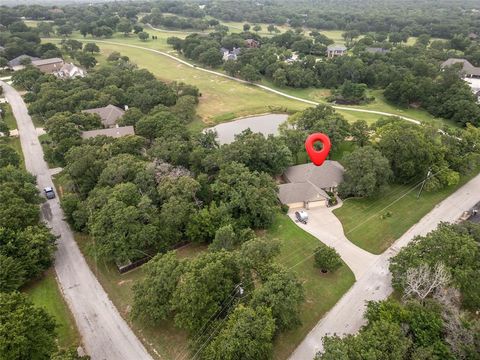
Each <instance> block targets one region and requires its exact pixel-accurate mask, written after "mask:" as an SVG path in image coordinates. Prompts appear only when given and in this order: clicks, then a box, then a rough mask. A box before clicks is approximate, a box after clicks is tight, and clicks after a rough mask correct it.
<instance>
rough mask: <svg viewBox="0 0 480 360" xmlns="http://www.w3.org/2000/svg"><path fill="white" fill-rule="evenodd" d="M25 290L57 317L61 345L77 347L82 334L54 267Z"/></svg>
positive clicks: (40, 305) (37, 303) (34, 300)
mask: <svg viewBox="0 0 480 360" xmlns="http://www.w3.org/2000/svg"><path fill="white" fill-rule="evenodd" d="M23 291H24V292H25V293H26V294H27V295H28V297H29V298H30V300H32V302H33V303H34V304H35V305H36V306H39V307H42V308H44V309H45V310H46V311H47V313H49V314H50V315H51V316H53V318H54V319H55V321H56V323H57V340H58V345H59V346H60V347H62V348H69V347H72V346H75V347H76V346H78V345H79V344H80V335H79V334H78V331H77V328H76V326H75V321H74V319H73V316H72V314H71V313H70V310H69V309H68V306H67V304H66V303H65V300H63V297H62V294H61V293H60V290H59V288H58V285H57V281H56V279H55V271H54V270H53V268H52V269H50V270H48V271H47V272H46V273H45V274H44V276H43V277H42V278H41V279H39V280H37V281H35V282H34V283H32V284H30V285H29V286H28V287H26V288H25V289H23Z"/></svg>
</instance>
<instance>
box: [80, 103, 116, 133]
mask: <svg viewBox="0 0 480 360" xmlns="http://www.w3.org/2000/svg"><path fill="white" fill-rule="evenodd" d="M82 112H84V113H88V114H97V115H98V116H100V119H101V120H102V124H103V126H104V127H105V128H113V127H115V126H116V125H117V121H118V119H120V118H121V117H122V116H123V114H125V111H123V110H122V109H120V108H119V107H117V106H115V105H111V104H110V105H107V106H105V107H101V108H96V109H88V110H83V111H82Z"/></svg>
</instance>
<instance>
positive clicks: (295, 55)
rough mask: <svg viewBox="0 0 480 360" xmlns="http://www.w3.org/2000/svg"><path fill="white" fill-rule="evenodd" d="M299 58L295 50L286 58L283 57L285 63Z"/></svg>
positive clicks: (290, 62)
mask: <svg viewBox="0 0 480 360" xmlns="http://www.w3.org/2000/svg"><path fill="white" fill-rule="evenodd" d="M298 59H299V56H298V54H297V53H296V52H294V53H292V56H290V57H289V58H288V59H285V62H286V63H287V64H293V63H294V62H297V61H298Z"/></svg>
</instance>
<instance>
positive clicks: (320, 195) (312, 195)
mask: <svg viewBox="0 0 480 360" xmlns="http://www.w3.org/2000/svg"><path fill="white" fill-rule="evenodd" d="M278 198H279V199H280V201H281V203H282V204H292V203H298V202H304V201H315V200H321V199H328V198H329V196H328V194H327V193H326V192H325V191H323V190H322V189H319V188H317V187H316V186H315V185H313V184H311V183H309V182H303V183H288V184H281V185H279V186H278Z"/></svg>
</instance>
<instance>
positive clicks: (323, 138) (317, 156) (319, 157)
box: [305, 133, 332, 166]
mask: <svg viewBox="0 0 480 360" xmlns="http://www.w3.org/2000/svg"><path fill="white" fill-rule="evenodd" d="M317 141H320V142H321V143H322V144H323V148H322V150H320V151H317V150H315V148H314V147H313V144H315V143H316V142H317ZM331 146H332V144H331V143H330V139H329V138H328V136H327V135H325V134H322V133H315V134H312V135H310V136H309V137H308V138H307V140H306V141H305V149H307V154H308V156H309V157H310V160H312V162H313V163H314V164H315V165H317V166H320V165H322V164H323V162H324V161H325V159H326V158H327V156H328V153H329V152H330V147H331Z"/></svg>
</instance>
